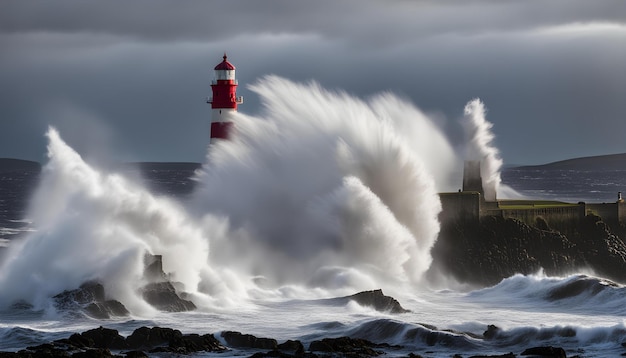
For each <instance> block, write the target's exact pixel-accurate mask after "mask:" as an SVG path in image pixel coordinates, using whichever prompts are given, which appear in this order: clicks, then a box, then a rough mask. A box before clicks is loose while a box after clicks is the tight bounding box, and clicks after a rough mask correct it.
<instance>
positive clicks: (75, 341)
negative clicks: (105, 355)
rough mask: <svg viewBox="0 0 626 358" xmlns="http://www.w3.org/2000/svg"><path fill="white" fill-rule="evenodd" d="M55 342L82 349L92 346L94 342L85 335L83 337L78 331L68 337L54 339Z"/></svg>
mask: <svg viewBox="0 0 626 358" xmlns="http://www.w3.org/2000/svg"><path fill="white" fill-rule="evenodd" d="M54 343H55V344H65V345H68V346H70V347H74V348H76V349H84V348H93V347H94V342H93V340H92V339H89V338H87V337H83V336H81V335H80V334H78V333H74V334H72V335H71V336H70V338H66V339H60V340H58V341H54Z"/></svg>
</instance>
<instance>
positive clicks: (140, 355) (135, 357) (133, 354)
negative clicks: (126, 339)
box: [124, 351, 148, 358]
mask: <svg viewBox="0 0 626 358" xmlns="http://www.w3.org/2000/svg"><path fill="white" fill-rule="evenodd" d="M124 355H125V356H126V358H148V355H147V354H146V353H144V352H142V351H129V352H125V353H124Z"/></svg>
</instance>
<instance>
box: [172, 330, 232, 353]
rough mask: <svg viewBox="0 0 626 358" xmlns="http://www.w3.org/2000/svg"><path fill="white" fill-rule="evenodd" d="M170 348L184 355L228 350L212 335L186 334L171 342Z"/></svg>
mask: <svg viewBox="0 0 626 358" xmlns="http://www.w3.org/2000/svg"><path fill="white" fill-rule="evenodd" d="M169 347H170V348H171V349H173V351H175V352H178V353H181V352H184V353H183V354H190V353H194V352H200V351H205V352H222V351H225V350H227V348H226V347H224V346H223V345H222V344H221V343H220V342H219V341H218V340H217V339H216V338H215V337H214V336H213V335H212V334H205V335H199V334H186V335H184V336H182V337H175V338H173V339H172V340H171V341H170V342H169Z"/></svg>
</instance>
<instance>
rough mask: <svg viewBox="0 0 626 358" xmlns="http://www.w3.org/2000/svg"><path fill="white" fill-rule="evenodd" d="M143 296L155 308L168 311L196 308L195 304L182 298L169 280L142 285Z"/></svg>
mask: <svg viewBox="0 0 626 358" xmlns="http://www.w3.org/2000/svg"><path fill="white" fill-rule="evenodd" d="M143 298H144V299H145V300H146V302H148V303H149V304H151V305H152V306H154V307H155V308H156V309H158V310H161V311H168V312H184V311H192V310H195V309H196V305H195V304H194V303H193V302H191V301H188V300H185V299H182V298H181V297H180V296H178V294H177V293H176V289H175V288H174V286H173V285H172V283H171V282H167V281H166V282H155V283H150V284H147V285H146V286H144V287H143Z"/></svg>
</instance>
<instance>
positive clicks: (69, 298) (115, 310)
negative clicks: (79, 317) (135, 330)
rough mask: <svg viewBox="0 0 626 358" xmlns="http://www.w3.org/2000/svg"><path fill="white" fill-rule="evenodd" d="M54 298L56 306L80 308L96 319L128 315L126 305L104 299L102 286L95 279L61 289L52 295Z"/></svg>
mask: <svg viewBox="0 0 626 358" xmlns="http://www.w3.org/2000/svg"><path fill="white" fill-rule="evenodd" d="M54 300H55V304H56V306H57V308H60V309H63V310H68V311H73V310H82V311H83V312H85V313H86V314H88V315H89V316H92V317H94V318H98V319H107V318H111V316H128V315H129V312H128V310H127V309H126V307H124V305H123V304H122V303H120V302H119V301H115V300H105V293H104V286H102V284H100V283H98V282H95V281H89V282H85V283H83V284H82V285H80V287H79V288H77V289H75V290H69V291H63V292H62V293H60V294H58V295H56V296H54Z"/></svg>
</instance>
